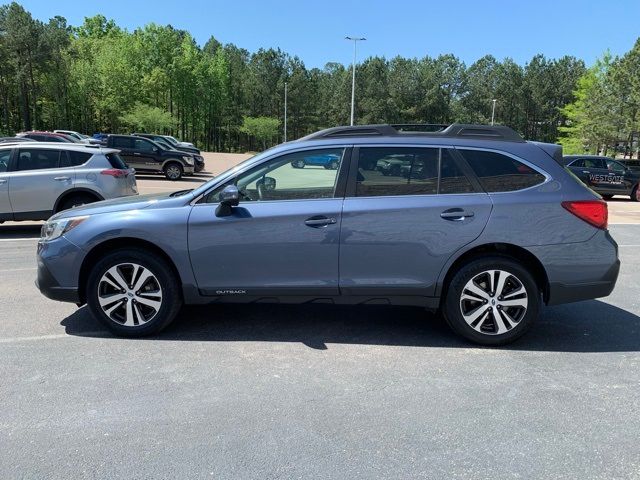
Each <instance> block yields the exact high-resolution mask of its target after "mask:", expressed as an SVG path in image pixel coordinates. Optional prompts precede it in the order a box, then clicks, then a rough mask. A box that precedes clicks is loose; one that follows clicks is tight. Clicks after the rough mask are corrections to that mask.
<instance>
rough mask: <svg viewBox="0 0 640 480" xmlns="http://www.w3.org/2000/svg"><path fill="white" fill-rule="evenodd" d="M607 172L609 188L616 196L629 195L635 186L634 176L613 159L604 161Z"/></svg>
mask: <svg viewBox="0 0 640 480" xmlns="http://www.w3.org/2000/svg"><path fill="white" fill-rule="evenodd" d="M605 162H606V164H607V169H608V171H609V180H610V188H611V189H612V190H615V191H616V193H617V194H618V195H629V194H630V193H631V190H632V189H633V187H634V186H635V182H636V181H637V180H636V176H635V175H633V173H632V172H631V171H630V170H628V169H627V167H625V166H624V165H623V164H621V163H620V162H616V161H615V160H613V159H610V158H608V159H606V160H605Z"/></svg>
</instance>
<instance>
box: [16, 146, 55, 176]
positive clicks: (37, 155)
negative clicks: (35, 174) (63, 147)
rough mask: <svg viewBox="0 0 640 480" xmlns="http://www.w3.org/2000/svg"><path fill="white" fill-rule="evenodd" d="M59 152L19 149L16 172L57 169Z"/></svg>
mask: <svg viewBox="0 0 640 480" xmlns="http://www.w3.org/2000/svg"><path fill="white" fill-rule="evenodd" d="M59 158H60V151H59V150H41V149H35V148H34V149H26V148H21V149H20V150H19V151H18V170H21V171H23V170H42V169H45V168H58V159H59Z"/></svg>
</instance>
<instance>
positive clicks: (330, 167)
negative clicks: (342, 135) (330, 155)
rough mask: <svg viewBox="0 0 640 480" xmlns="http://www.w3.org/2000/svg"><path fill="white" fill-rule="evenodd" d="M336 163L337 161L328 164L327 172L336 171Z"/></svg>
mask: <svg viewBox="0 0 640 480" xmlns="http://www.w3.org/2000/svg"><path fill="white" fill-rule="evenodd" d="M338 165H339V164H338V161H337V160H333V161H332V162H331V163H330V164H329V170H337V169H338Z"/></svg>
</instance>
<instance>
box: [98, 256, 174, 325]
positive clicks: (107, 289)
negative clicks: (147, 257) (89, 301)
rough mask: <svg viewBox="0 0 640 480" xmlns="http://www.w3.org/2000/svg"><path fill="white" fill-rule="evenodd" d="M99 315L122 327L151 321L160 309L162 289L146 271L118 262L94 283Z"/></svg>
mask: <svg viewBox="0 0 640 480" xmlns="http://www.w3.org/2000/svg"><path fill="white" fill-rule="evenodd" d="M98 303H99V305H100V308H101V309H102V312H103V313H104V314H105V315H106V316H107V317H108V318H109V319H111V320H113V321H114V322H116V323H118V324H120V325H123V326H125V327H137V326H140V325H144V324H145V323H147V322H149V321H151V320H152V319H153V318H154V317H155V316H156V315H157V313H158V311H159V310H160V307H161V306H162V287H161V286H160V282H159V281H158V279H157V278H156V276H155V275H154V274H153V272H151V271H150V270H149V269H148V268H145V267H143V266H142V265H138V264H136V263H120V264H118V265H115V266H113V267H111V268H109V270H107V271H106V272H105V273H104V275H102V277H101V278H100V281H99V282H98Z"/></svg>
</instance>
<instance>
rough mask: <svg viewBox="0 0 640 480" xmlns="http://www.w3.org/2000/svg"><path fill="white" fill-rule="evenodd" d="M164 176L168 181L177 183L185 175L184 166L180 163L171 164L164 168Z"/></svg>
mask: <svg viewBox="0 0 640 480" xmlns="http://www.w3.org/2000/svg"><path fill="white" fill-rule="evenodd" d="M163 171H164V176H165V177H167V180H171V181H173V182H175V181H176V180H180V179H181V178H182V175H183V174H184V169H183V168H182V165H180V164H179V163H178V162H169V163H167V164H166V165H165V166H164V169H163Z"/></svg>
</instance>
